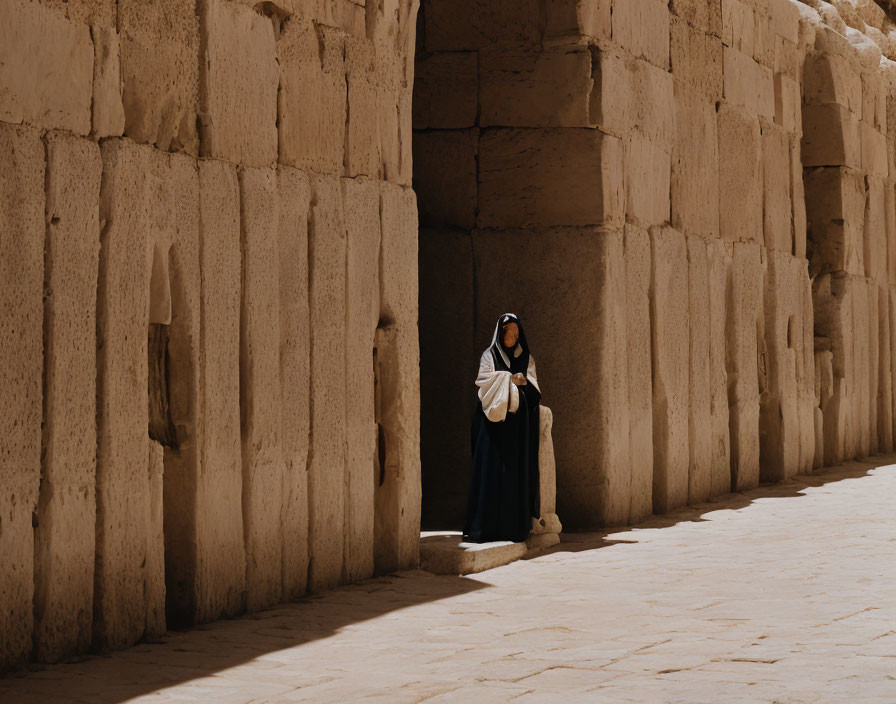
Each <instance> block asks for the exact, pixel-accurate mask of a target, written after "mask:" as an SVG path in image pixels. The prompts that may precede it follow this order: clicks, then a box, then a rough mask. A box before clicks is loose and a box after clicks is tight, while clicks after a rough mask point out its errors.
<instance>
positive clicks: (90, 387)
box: [34, 133, 103, 662]
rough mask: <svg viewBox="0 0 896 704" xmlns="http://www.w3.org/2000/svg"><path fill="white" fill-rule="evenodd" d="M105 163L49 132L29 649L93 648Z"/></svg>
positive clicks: (92, 148) (48, 657)
mask: <svg viewBox="0 0 896 704" xmlns="http://www.w3.org/2000/svg"><path fill="white" fill-rule="evenodd" d="M102 171H103V162H102V159H101V158H100V152H99V148H98V147H97V146H96V144H94V143H93V142H90V141H87V140H84V139H78V138H74V137H70V136H65V135H63V134H61V133H50V135H48V137H47V182H46V183H47V203H46V212H47V223H48V225H47V244H46V252H47V253H46V259H45V262H46V271H45V273H44V280H45V282H46V284H45V285H46V290H47V297H46V303H45V310H44V337H45V350H44V355H45V362H44V394H45V403H44V407H45V409H46V418H45V421H44V423H45V429H44V439H43V448H42V452H43V468H42V469H43V471H42V475H43V482H42V492H41V493H42V497H41V501H40V508H39V510H38V513H37V524H36V525H35V528H34V540H35V544H34V550H35V558H34V586H35V594H34V613H35V638H34V642H35V644H36V652H35V657H36V658H38V659H39V660H41V661H50V662H53V661H56V660H59V659H60V658H62V657H64V656H65V655H68V654H69V653H73V652H83V651H84V650H86V649H87V648H88V647H89V646H90V641H91V636H92V627H93V623H92V614H93V563H94V535H95V531H96V499H95V482H96V283H97V267H98V260H99V248H100V223H99V196H100V177H101V175H102Z"/></svg>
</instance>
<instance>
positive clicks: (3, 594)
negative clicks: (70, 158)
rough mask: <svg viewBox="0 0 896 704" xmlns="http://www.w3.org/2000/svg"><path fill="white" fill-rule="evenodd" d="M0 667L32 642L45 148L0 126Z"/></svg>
mask: <svg viewBox="0 0 896 704" xmlns="http://www.w3.org/2000/svg"><path fill="white" fill-rule="evenodd" d="M0 154H2V155H3V168H2V169H0V212H2V213H3V218H2V220H0V238H2V243H3V256H2V257H0V274H2V277H0V278H2V280H3V282H4V283H3V287H2V289H0V311H2V316H3V320H4V321H5V322H4V325H5V326H7V333H6V334H4V335H3V337H2V338H0V360H2V365H0V380H2V384H3V388H4V390H5V391H4V394H3V413H2V415H0V428H2V433H0V485H2V486H3V487H4V492H3V494H2V495H0V515H2V516H3V530H2V532H0V553H2V555H3V563H4V569H3V571H2V573H0V631H2V633H3V638H2V639H0V666H3V667H11V666H14V665H21V664H23V663H24V662H25V661H26V659H27V658H28V656H29V654H30V653H31V649H32V646H33V641H32V627H33V623H34V621H33V619H34V598H33V597H34V592H33V590H34V528H33V527H32V525H31V516H32V512H33V511H35V510H36V508H37V500H38V487H39V484H40V474H41V417H42V405H41V404H42V398H43V396H42V391H41V385H42V382H41V375H42V372H43V302H42V297H43V293H44V292H43V281H44V236H45V219H44V217H45V212H44V145H43V143H42V142H41V139H40V132H38V131H37V130H31V129H27V128H23V127H14V126H12V125H4V124H0Z"/></svg>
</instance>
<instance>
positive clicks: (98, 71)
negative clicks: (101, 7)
mask: <svg viewBox="0 0 896 704" xmlns="http://www.w3.org/2000/svg"><path fill="white" fill-rule="evenodd" d="M91 37H92V38H93V54H94V57H93V103H92V125H91V130H90V134H91V136H92V137H118V136H121V135H122V134H124V104H123V103H122V101H121V89H122V85H121V43H120V41H119V36H118V32H117V31H115V28H114V27H103V26H99V25H94V26H93V27H91Z"/></svg>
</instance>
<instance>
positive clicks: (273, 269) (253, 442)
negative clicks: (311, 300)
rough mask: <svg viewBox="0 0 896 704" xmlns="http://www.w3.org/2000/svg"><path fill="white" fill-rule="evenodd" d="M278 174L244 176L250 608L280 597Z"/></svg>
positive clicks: (243, 396) (243, 382)
mask: <svg viewBox="0 0 896 704" xmlns="http://www.w3.org/2000/svg"><path fill="white" fill-rule="evenodd" d="M278 200H279V199H278V187H277V172H276V171H275V170H274V169H252V168H244V169H242V170H241V171H240V203H241V207H240V230H241V241H242V252H243V286H242V304H241V316H240V317H241V330H240V386H241V393H240V416H241V426H242V438H243V521H244V529H243V530H244V533H245V536H246V567H247V569H246V591H247V595H248V603H247V607H248V608H249V609H253V610H254V609H260V608H264V607H267V606H271V605H273V604H276V603H278V602H279V601H280V599H281V597H282V582H281V562H282V559H283V552H282V551H283V538H282V535H281V524H280V512H281V506H282V500H283V475H284V465H285V462H284V455H283V446H282V438H281V424H280V418H281V416H280V414H281V398H282V396H281V394H282V390H281V385H280V340H281V331H280V319H281V318H280V283H279V270H280V264H279V247H278V243H279V237H280V233H279V222H278Z"/></svg>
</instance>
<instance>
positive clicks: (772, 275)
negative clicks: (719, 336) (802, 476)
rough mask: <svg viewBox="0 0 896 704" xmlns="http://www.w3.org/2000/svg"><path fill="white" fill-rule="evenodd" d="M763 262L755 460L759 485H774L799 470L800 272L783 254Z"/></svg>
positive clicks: (772, 253) (794, 261)
mask: <svg viewBox="0 0 896 704" xmlns="http://www.w3.org/2000/svg"><path fill="white" fill-rule="evenodd" d="M767 257H768V269H767V272H766V278H765V287H764V296H763V298H764V316H765V348H766V357H765V359H766V365H767V368H766V371H767V374H766V376H767V379H768V383H767V386H766V388H765V390H764V391H763V393H762V395H761V397H760V399H759V403H760V411H759V443H760V452H759V455H760V479H761V480H762V481H767V482H775V481H781V480H783V479H788V478H789V477H791V476H793V475H794V474H796V473H797V472H798V470H799V469H800V441H801V433H800V420H799V401H800V398H799V387H798V382H797V365H798V364H800V362H801V360H800V358H799V353H800V352H801V351H802V334H801V333H802V325H801V324H800V322H801V318H802V310H801V309H800V288H801V283H802V282H801V280H800V274H801V273H802V272H801V269H802V267H801V262H800V261H799V260H797V259H794V258H793V257H792V256H791V255H790V253H789V252H786V251H775V250H771V251H768V252H767ZM813 445H814V437H813Z"/></svg>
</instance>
